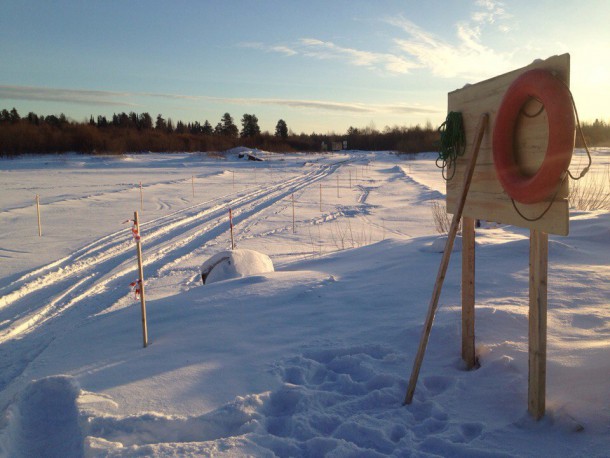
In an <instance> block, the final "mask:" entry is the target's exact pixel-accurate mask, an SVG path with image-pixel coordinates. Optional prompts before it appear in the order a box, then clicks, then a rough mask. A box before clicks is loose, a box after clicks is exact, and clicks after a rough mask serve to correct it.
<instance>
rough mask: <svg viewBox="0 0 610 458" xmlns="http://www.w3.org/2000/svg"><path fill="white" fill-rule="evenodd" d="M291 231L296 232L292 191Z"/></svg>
mask: <svg viewBox="0 0 610 458" xmlns="http://www.w3.org/2000/svg"><path fill="white" fill-rule="evenodd" d="M292 233H293V234H296V230H295V227H294V192H293V193H292Z"/></svg>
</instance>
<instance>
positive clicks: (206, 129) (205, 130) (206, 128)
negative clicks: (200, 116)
mask: <svg viewBox="0 0 610 458" xmlns="http://www.w3.org/2000/svg"><path fill="white" fill-rule="evenodd" d="M201 133H202V134H203V135H214V129H212V124H210V123H209V122H208V120H207V119H206V120H205V122H204V123H203V127H202V128H201Z"/></svg>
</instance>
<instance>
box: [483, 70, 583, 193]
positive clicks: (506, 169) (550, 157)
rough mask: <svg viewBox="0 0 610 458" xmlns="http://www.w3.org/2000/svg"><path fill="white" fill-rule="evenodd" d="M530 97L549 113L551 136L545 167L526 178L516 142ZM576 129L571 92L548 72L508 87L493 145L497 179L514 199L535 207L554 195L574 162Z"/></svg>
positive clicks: (526, 75) (529, 75)
mask: <svg viewBox="0 0 610 458" xmlns="http://www.w3.org/2000/svg"><path fill="white" fill-rule="evenodd" d="M531 98H536V99H538V100H539V101H540V102H541V103H542V105H543V106H544V109H545V110H546V113H547V119H548V126H549V137H548V146H547V149H546V153H545V155H544V161H543V162H542V165H541V166H540V168H539V169H538V171H537V172H536V173H535V174H534V175H525V174H524V173H523V172H522V171H521V170H520V168H519V164H517V161H516V160H515V155H514V144H513V139H514V132H515V126H516V123H517V118H518V116H519V113H520V112H521V108H522V107H523V105H524V104H525V103H526V102H527V101H528V100H529V99H531ZM574 128H575V121H574V110H573V109H572V98H571V95H570V90H569V89H568V87H567V86H566V85H565V84H564V83H563V82H562V81H560V80H558V79H557V78H555V77H554V76H553V75H552V74H551V73H550V72H549V71H547V70H530V71H528V72H526V73H523V74H522V75H521V76H519V77H518V78H517V79H516V80H515V81H514V82H513V83H512V84H511V85H510V86H509V88H508V90H507V91H506V94H504V98H503V99H502V104H501V105H500V109H499V110H498V113H497V114H496V119H495V125H494V131H493V144H492V146H493V159H494V167H495V169H496V174H497V176H498V180H499V181H500V183H501V184H502V187H503V188H504V190H505V191H506V193H507V194H508V195H509V196H510V197H511V198H513V199H514V200H515V201H517V202H520V203H523V204H533V203H536V202H541V201H544V200H546V199H548V198H549V197H551V196H552V195H553V193H554V192H555V191H556V190H557V188H558V186H559V185H560V184H561V180H562V175H563V173H564V172H565V171H566V170H567V169H568V167H569V165H570V161H571V159H572V150H573V148H574Z"/></svg>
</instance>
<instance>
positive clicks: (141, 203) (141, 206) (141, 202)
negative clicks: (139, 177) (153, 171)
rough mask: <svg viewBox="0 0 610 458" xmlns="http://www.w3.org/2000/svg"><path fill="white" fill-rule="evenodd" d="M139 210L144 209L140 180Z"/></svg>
mask: <svg viewBox="0 0 610 458" xmlns="http://www.w3.org/2000/svg"><path fill="white" fill-rule="evenodd" d="M140 211H141V212H143V211H144V195H143V194H142V182H141V181H140Z"/></svg>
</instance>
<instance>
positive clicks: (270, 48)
mask: <svg viewBox="0 0 610 458" xmlns="http://www.w3.org/2000/svg"><path fill="white" fill-rule="evenodd" d="M238 46H240V47H243V48H249V49H256V50H259V51H263V52H268V53H279V54H282V55H284V56H287V57H291V56H295V55H301V56H304V57H309V58H313V59H322V60H335V61H343V62H347V63H348V64H350V65H353V66H356V67H365V68H368V69H370V70H378V71H385V72H389V73H392V74H405V73H409V71H410V70H412V69H413V68H416V67H418V66H419V65H418V64H417V63H416V62H414V61H413V60H411V59H408V58H406V57H404V56H400V55H397V54H392V53H375V52H372V51H364V50H360V49H355V48H346V47H343V46H339V45H337V44H335V43H333V42H330V41H322V40H318V39H317V38H301V39H300V40H298V41H297V42H296V43H293V44H292V45H291V46H287V45H282V44H279V45H267V44H264V43H260V42H243V43H239V45H238Z"/></svg>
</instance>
